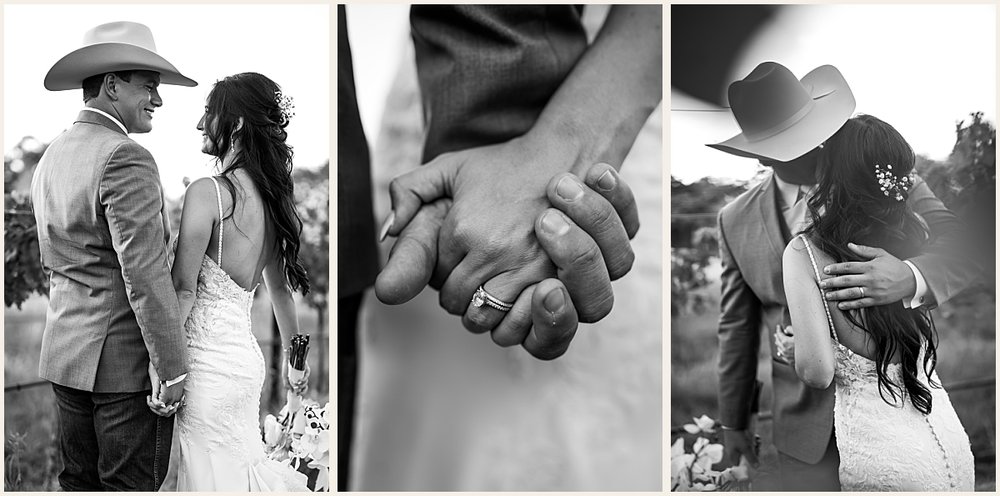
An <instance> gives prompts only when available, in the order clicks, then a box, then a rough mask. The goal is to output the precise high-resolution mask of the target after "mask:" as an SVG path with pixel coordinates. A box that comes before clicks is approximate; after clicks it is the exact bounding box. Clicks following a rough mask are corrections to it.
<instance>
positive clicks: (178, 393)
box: [146, 362, 184, 417]
mask: <svg viewBox="0 0 1000 496" xmlns="http://www.w3.org/2000/svg"><path fill="white" fill-rule="evenodd" d="M149 382H150V383H151V384H152V386H153V390H152V394H150V395H148V396H146V406H148V407H149V409H150V410H152V411H153V413H155V414H157V415H159V416H161V417H170V416H171V415H173V414H175V413H177V410H179V409H180V408H181V407H182V406H184V381H183V380H181V381H180V382H177V383H175V384H172V385H170V386H168V387H161V386H162V385H161V384H160V377H159V375H158V374H157V373H156V369H155V368H153V364H152V362H150V364H149Z"/></svg>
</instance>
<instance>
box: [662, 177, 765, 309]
mask: <svg viewBox="0 0 1000 496" xmlns="http://www.w3.org/2000/svg"><path fill="white" fill-rule="evenodd" d="M746 189H747V184H746V183H732V184H720V183H717V182H715V181H713V180H712V179H710V178H702V179H701V180H699V181H697V182H695V183H692V184H684V183H682V182H680V181H678V180H677V179H674V178H671V179H670V208H671V217H670V239H671V245H672V246H671V247H670V259H671V261H670V267H671V268H670V296H671V298H670V310H671V312H674V313H676V312H685V311H694V312H702V311H704V310H705V303H706V302H705V300H704V298H702V297H701V296H700V295H701V293H700V292H698V291H696V290H698V289H700V288H703V287H705V286H706V285H707V284H708V283H709V281H708V278H707V277H706V275H705V270H706V269H707V268H708V267H709V266H710V265H711V264H712V262H713V261H714V260H716V259H717V258H718V255H719V235H718V229H717V227H716V225H715V223H716V215H717V214H718V212H719V210H721V209H722V207H723V206H725V204H726V203H729V202H730V201H732V200H733V199H735V198H736V197H737V196H739V195H740V194H741V193H743V192H744V191H746Z"/></svg>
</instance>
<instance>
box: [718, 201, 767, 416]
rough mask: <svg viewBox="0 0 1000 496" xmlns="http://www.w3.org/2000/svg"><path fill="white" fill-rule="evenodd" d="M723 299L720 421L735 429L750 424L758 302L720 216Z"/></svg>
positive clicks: (758, 345) (721, 305)
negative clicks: (735, 257) (744, 277)
mask: <svg viewBox="0 0 1000 496" xmlns="http://www.w3.org/2000/svg"><path fill="white" fill-rule="evenodd" d="M718 225H719V252H720V255H721V258H722V299H721V301H720V307H721V309H720V310H721V313H720V316H719V419H720V420H721V422H722V424H723V425H725V426H727V427H731V428H734V429H745V428H747V427H748V424H749V421H750V411H751V406H752V405H751V402H752V401H753V392H754V383H755V381H756V379H757V354H758V352H759V351H760V328H759V325H760V306H761V303H760V300H759V299H758V298H757V295H756V294H754V292H753V290H751V289H750V287H749V286H748V285H747V283H746V281H745V280H744V279H743V274H742V273H741V272H740V267H739V266H738V265H737V263H736V260H735V259H734V258H733V255H732V252H731V251H730V248H729V240H728V239H727V236H726V229H725V228H726V226H725V223H724V222H723V214H722V213H720V214H719V219H718Z"/></svg>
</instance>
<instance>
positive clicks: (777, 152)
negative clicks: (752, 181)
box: [706, 65, 856, 162]
mask: <svg viewBox="0 0 1000 496" xmlns="http://www.w3.org/2000/svg"><path fill="white" fill-rule="evenodd" d="M801 81H802V84H803V85H804V86H805V87H806V88H810V95H811V96H812V98H813V102H814V105H813V108H812V110H810V111H809V112H808V113H807V114H806V115H805V116H804V117H802V119H800V120H799V121H797V122H796V123H794V124H792V125H790V126H789V127H788V128H786V129H784V130H783V131H781V132H778V133H776V134H773V135H771V136H768V137H766V138H762V139H757V140H751V139H749V138H747V137H746V135H745V134H744V133H740V134H737V135H736V136H733V137H732V138H729V139H728V140H726V141H723V142H721V143H715V144H709V145H706V146H709V147H712V148H715V149H717V150H721V151H723V152H726V153H730V154H733V155H737V156H740V157H748V158H756V159H765V160H777V161H779V162H788V161H791V160H793V159H796V158H798V157H801V156H802V155H805V154H806V153H808V152H809V150H812V149H813V148H816V147H817V146H819V144H820V143H822V142H823V141H824V140H826V139H827V138H829V137H830V136H833V134H834V133H836V132H837V130H838V129H840V127H841V126H843V125H844V123H845V122H847V120H848V119H850V118H851V115H852V114H853V113H854V108H855V105H856V102H855V100H854V93H852V92H851V88H850V86H848V85H847V81H846V80H845V79H844V76H843V75H842V74H841V73H840V71H839V70H837V68H836V67H834V66H832V65H824V66H820V67H817V68H816V69H813V70H812V71H810V72H809V74H806V75H805V77H803V78H802V80H801Z"/></svg>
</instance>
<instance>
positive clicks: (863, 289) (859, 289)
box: [858, 286, 865, 298]
mask: <svg viewBox="0 0 1000 496" xmlns="http://www.w3.org/2000/svg"><path fill="white" fill-rule="evenodd" d="M858 291H861V297H862V298H864V297H865V288H864V287H862V286H858Z"/></svg>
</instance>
